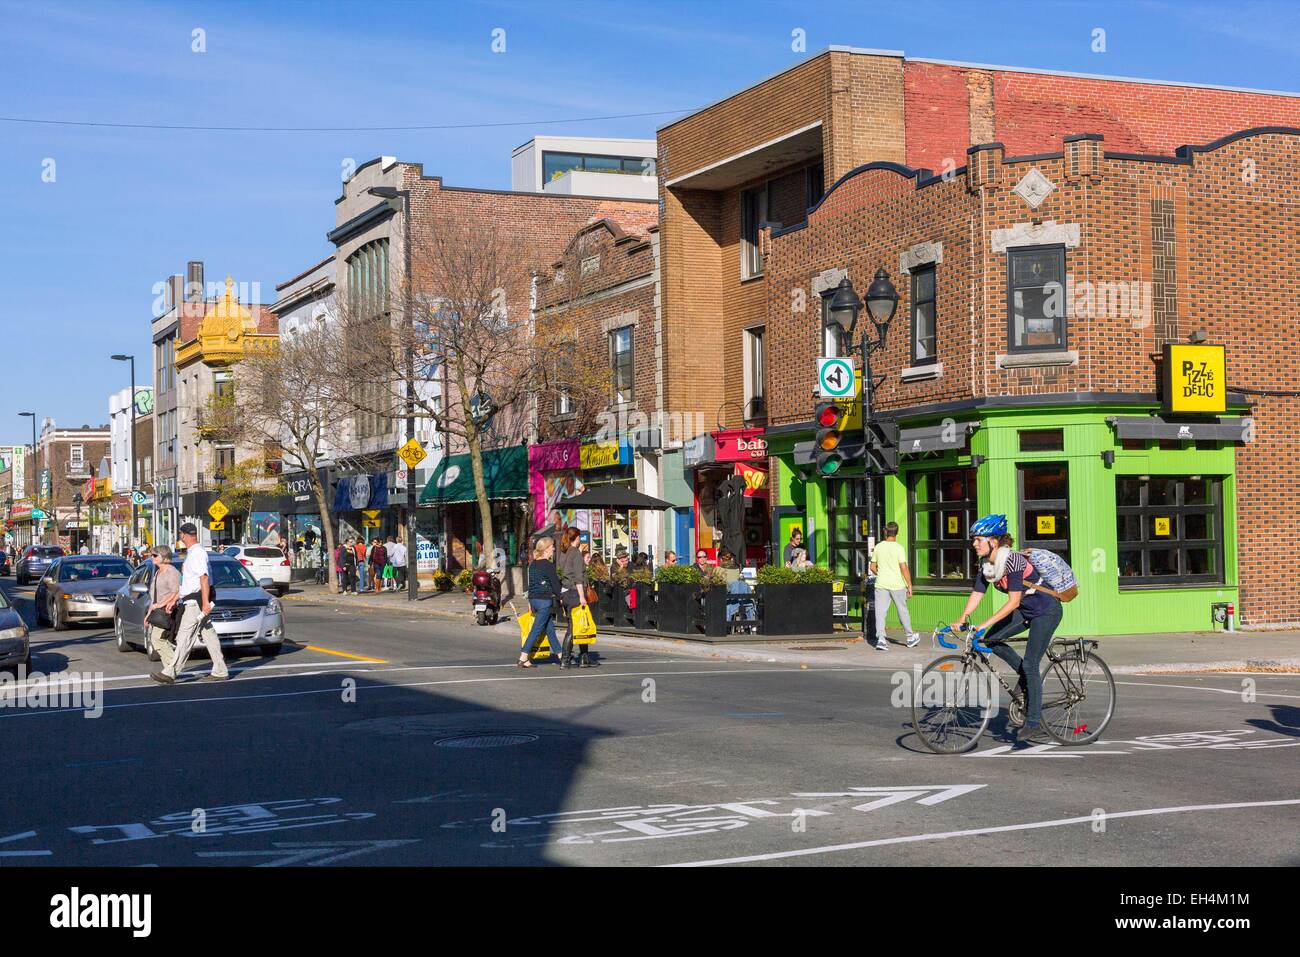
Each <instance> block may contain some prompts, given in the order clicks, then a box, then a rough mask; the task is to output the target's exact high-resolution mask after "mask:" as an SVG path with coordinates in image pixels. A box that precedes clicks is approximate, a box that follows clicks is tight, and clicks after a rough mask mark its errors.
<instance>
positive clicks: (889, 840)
mask: <svg viewBox="0 0 1300 957" xmlns="http://www.w3.org/2000/svg"><path fill="white" fill-rule="evenodd" d="M1295 804H1300V798H1296V799H1288V800H1284V801H1243V802H1240V803H1236V804H1190V805H1185V806H1182V807H1153V808H1144V809H1143V810H1140V811H1113V812H1108V813H1107V814H1106V820H1107V821H1114V820H1118V819H1119V818H1125V817H1149V816H1154V815H1157V814H1187V813H1191V812H1194V811H1230V810H1237V809H1240V808H1252V807H1287V806H1291V805H1295ZM1096 820H1097V818H1096V817H1095V816H1094V815H1092V814H1088V815H1085V816H1083V817H1063V818H1058V819H1056V820H1054V821H1033V822H1031V823H1028V824H1004V825H1001V826H1000V827H975V828H970V829H969V830H965V831H939V832H936V833H933V834H910V835H908V836H906V837H886V838H881V839H879V840H875V841H857V842H855V843H853V844H828V845H827V846H825V847H808V848H802V849H800V850H797V851H776V852H774V853H771V854H750V855H748V856H746V857H724V858H717V859H714V860H710V861H684V862H682V863H680V864H661V865H659V866H660V867H714V866H717V865H722V864H751V863H755V862H757V861H776V860H782V859H785V858H791V857H811V856H812V855H814V854H830V853H833V852H835V851H855V850H860V849H862V848H867V847H885V846H887V845H890V844H916V843H919V842H921V841H946V840H949V839H950V838H954V837H975V836H977V835H980V834H1003V833H1006V832H1008V831H1033V830H1039V829H1041V828H1049V827H1068V826H1069V825H1071V824H1092V823H1094V822H1095V821H1096Z"/></svg>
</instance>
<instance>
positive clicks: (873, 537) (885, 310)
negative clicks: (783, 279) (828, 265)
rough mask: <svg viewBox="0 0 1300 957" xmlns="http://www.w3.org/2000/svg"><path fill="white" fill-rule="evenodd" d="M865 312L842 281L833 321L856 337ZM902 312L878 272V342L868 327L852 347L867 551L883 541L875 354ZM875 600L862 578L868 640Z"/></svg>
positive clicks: (870, 292)
mask: <svg viewBox="0 0 1300 957" xmlns="http://www.w3.org/2000/svg"><path fill="white" fill-rule="evenodd" d="M861 310H862V300H861V299H859V298H858V294H857V292H856V291H855V290H854V289H853V284H852V283H851V282H849V278H848V276H845V277H844V278H843V279H841V280H840V284H839V286H838V287H836V289H835V295H834V296H833V297H832V298H831V303H830V308H829V311H830V317H831V319H832V320H833V321H834V322H835V323H836V324H837V325H839V327H840V328H841V329H843V330H844V332H845V333H846V334H847V335H852V334H853V327H854V326H855V325H856V324H857V321H858V313H859V312H860V311H861ZM897 310H898V291H897V290H896V289H895V288H894V284H893V283H892V282H890V281H889V273H887V272H885V270H883V269H877V270H876V275H875V278H874V279H873V280H872V281H871V286H870V287H869V288H868V289H867V313H868V314H869V315H870V316H871V324H872V325H873V326H874V327H875V331H876V338H875V339H870V338H868V333H867V327H866V326H865V325H864V326H863V327H862V338H861V341H860V342H859V344H858V346H857V347H856V348H854V347H852V346H850V347H849V348H850V350H852V351H856V352H859V353H861V355H862V454H863V461H862V473H863V480H864V482H865V484H866V488H865V490H864V491H865V493H866V504H867V548H868V550H869V549H870V548H871V545H872V543H874V542H878V541H880V530H879V529H878V528H877V527H876V486H875V474H874V473H875V469H874V468H873V464H872V456H871V452H870V447H871V436H870V430H871V421H872V418H873V414H874V413H873V411H872V394H873V392H874V391H875V389H874V386H875V382H874V380H873V379H872V376H871V354H872V353H873V352H875V351H876V350H878V349H882V348H884V345H885V336H886V335H887V334H888V333H889V323H890V322H891V321H892V320H893V318H894V313H895V312H896V311H897ZM873 597H874V596H871V595H868V594H867V574H866V573H864V574H863V576H862V637H863V639H865V638H866V636H867V634H868V625H867V618H868V612H869V611H870V610H871V607H870V606H871V604H872V599H873Z"/></svg>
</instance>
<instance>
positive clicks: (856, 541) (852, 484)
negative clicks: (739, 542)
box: [778, 477, 885, 581]
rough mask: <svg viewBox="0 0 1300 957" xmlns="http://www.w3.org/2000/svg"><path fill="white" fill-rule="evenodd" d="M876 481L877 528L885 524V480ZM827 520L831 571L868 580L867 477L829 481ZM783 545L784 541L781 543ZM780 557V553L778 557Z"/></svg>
mask: <svg viewBox="0 0 1300 957" xmlns="http://www.w3.org/2000/svg"><path fill="white" fill-rule="evenodd" d="M872 481H873V482H875V489H874V494H875V499H876V527H877V528H881V527H883V522H884V509H885V482H884V479H882V478H879V477H877V478H875V479H872ZM826 510H827V512H826V522H827V528H828V532H829V535H828V541H827V554H828V556H829V559H830V568H831V574H832V575H834V576H835V577H837V578H844V579H848V580H849V581H864V580H865V579H866V575H867V564H868V561H869V559H870V550H869V549H868V548H867V542H868V537H869V531H868V530H869V527H870V526H869V525H868V519H869V517H870V513H869V512H868V511H867V484H866V480H865V479H861V478H844V479H827V480H826ZM779 544H780V546H781V547H782V548H784V547H785V543H784V542H780V543H779ZM778 557H779V556H778Z"/></svg>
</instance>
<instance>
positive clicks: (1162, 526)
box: [1156, 518, 1169, 535]
mask: <svg viewBox="0 0 1300 957" xmlns="http://www.w3.org/2000/svg"><path fill="white" fill-rule="evenodd" d="M1156 534H1157V535H1168V534H1169V519H1167V518H1157V519H1156Z"/></svg>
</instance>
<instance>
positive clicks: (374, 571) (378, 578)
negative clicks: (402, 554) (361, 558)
mask: <svg viewBox="0 0 1300 957" xmlns="http://www.w3.org/2000/svg"><path fill="white" fill-rule="evenodd" d="M387 564H388V549H387V548H385V547H384V540H383V539H382V538H376V539H375V541H374V544H373V545H371V546H370V587H371V589H372V590H374V591H379V589H380V588H382V587H383V582H384V566H385V565H387Z"/></svg>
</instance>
